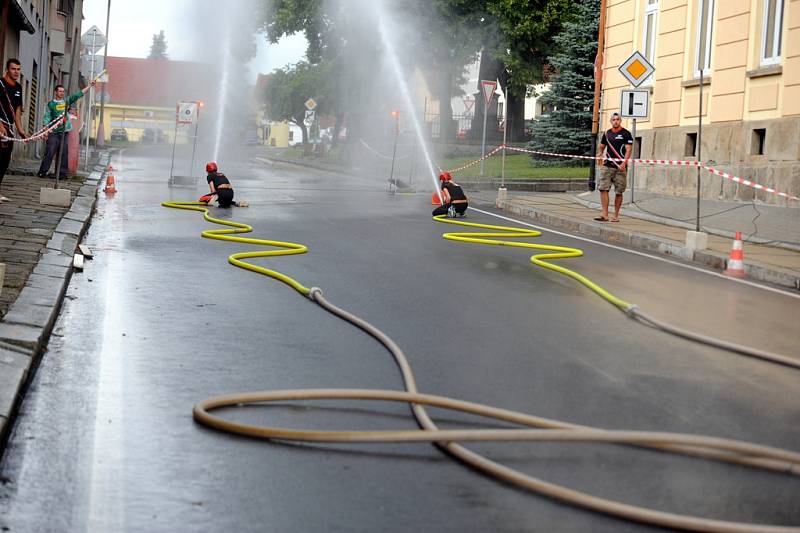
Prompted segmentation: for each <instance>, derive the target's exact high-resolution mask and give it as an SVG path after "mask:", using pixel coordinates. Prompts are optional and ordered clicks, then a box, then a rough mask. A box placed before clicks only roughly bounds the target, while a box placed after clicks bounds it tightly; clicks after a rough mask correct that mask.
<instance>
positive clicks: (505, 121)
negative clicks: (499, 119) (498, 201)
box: [498, 82, 508, 189]
mask: <svg viewBox="0 0 800 533" xmlns="http://www.w3.org/2000/svg"><path fill="white" fill-rule="evenodd" d="M498 91H499V93H500V94H502V95H503V163H502V166H501V167H500V188H501V189H505V187H506V141H507V140H508V82H506V86H505V88H504V89H503V90H500V89H498Z"/></svg>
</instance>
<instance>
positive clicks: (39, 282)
mask: <svg viewBox="0 0 800 533" xmlns="http://www.w3.org/2000/svg"><path fill="white" fill-rule="evenodd" d="M39 266H42V264H39ZM65 285H66V278H65V277H64V278H55V277H53V276H45V275H42V274H31V275H30V276H28V279H27V280H25V284H24V286H25V287H30V288H32V289H43V290H46V291H56V292H58V291H60V290H61V289H62V288H63V287H64V286H65ZM18 298H19V299H22V300H24V299H25V296H24V295H20V296H19V297H18Z"/></svg>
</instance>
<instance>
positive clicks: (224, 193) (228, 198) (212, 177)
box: [206, 172, 236, 207]
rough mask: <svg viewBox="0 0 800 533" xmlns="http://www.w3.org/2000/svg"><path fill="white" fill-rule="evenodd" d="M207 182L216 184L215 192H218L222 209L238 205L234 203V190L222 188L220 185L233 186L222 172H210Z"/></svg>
mask: <svg viewBox="0 0 800 533" xmlns="http://www.w3.org/2000/svg"><path fill="white" fill-rule="evenodd" d="M206 180H207V181H208V182H209V183H213V184H214V190H215V191H216V195H217V201H218V202H219V206H220V207H230V206H232V205H236V202H234V201H233V189H232V188H229V187H223V188H220V185H230V184H231V182H230V181H228V177H227V176H226V175H225V174H223V173H222V172H209V173H208V176H207V177H206Z"/></svg>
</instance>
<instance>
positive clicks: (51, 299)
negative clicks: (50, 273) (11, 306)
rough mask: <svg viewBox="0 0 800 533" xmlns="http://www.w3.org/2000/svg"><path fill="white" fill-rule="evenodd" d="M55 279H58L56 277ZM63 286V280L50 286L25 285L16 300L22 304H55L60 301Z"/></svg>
mask: <svg viewBox="0 0 800 533" xmlns="http://www.w3.org/2000/svg"><path fill="white" fill-rule="evenodd" d="M53 279H54V280H56V281H58V280H57V279H56V278H53ZM63 287H64V283H63V281H61V283H54V284H52V285H48V286H44V285H42V286H41V287H25V288H23V289H22V292H20V293H19V295H18V296H17V300H16V301H18V302H20V303H22V304H31V305H45V306H47V305H49V306H54V305H56V303H58V298H59V297H60V296H61V291H62V289H63Z"/></svg>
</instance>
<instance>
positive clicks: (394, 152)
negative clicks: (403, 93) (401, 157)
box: [389, 113, 400, 194]
mask: <svg viewBox="0 0 800 533" xmlns="http://www.w3.org/2000/svg"><path fill="white" fill-rule="evenodd" d="M399 135H400V114H399V113H398V114H396V115H395V126H394V150H392V170H391V172H390V173H389V183H391V184H393V185H394V189H392V194H394V193H395V192H396V191H397V178H395V177H394V160H395V157H396V156H397V137H398V136H399Z"/></svg>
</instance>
